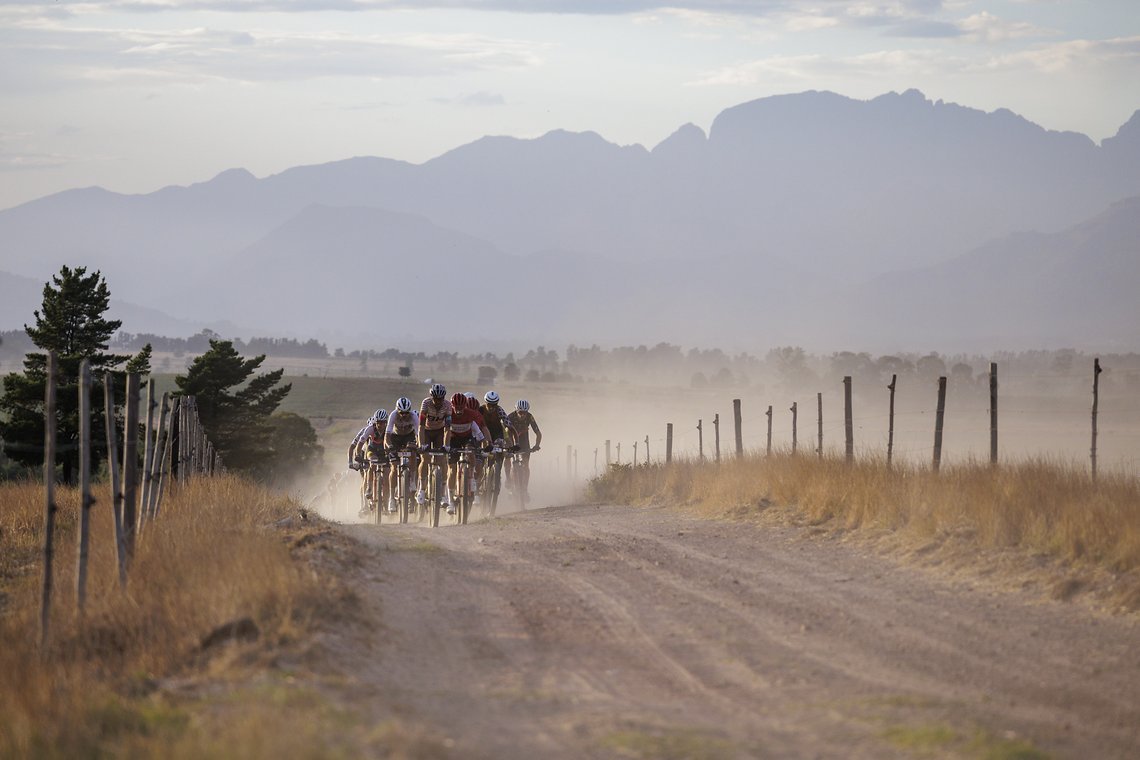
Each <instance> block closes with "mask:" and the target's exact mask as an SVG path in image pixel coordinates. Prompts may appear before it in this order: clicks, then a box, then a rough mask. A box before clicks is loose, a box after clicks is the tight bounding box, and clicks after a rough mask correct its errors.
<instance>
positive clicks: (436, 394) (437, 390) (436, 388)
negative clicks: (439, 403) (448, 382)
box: [431, 383, 447, 398]
mask: <svg viewBox="0 0 1140 760" xmlns="http://www.w3.org/2000/svg"><path fill="white" fill-rule="evenodd" d="M431 395H432V398H443V397H444V396H446V395H447V388H445V387H444V386H443V383H436V384H435V385H433V386H432V387H431Z"/></svg>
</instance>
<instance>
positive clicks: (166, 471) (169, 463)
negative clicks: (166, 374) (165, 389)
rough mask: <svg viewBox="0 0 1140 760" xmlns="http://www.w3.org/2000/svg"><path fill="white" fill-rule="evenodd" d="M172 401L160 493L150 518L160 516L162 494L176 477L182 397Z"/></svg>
mask: <svg viewBox="0 0 1140 760" xmlns="http://www.w3.org/2000/svg"><path fill="white" fill-rule="evenodd" d="M170 403H171V406H170V416H169V417H168V418H167V420H166V426H167V430H166V445H165V446H164V447H163V452H162V461H161V462H160V463H159V468H158V493H156V494H155V496H154V504H153V505H152V506H151V510H150V519H152V520H154V519H155V518H157V517H158V510H159V509H160V508H161V507H162V495H163V494H164V493H165V492H166V483H167V481H170V480H173V478H174V445H175V442H176V439H175V436H176V435H177V432H178V430H177V425H178V420H179V419H180V418H179V416H178V415H179V412H180V409H181V407H182V397H181V396H175V397H173V399H172V400H171V402H170Z"/></svg>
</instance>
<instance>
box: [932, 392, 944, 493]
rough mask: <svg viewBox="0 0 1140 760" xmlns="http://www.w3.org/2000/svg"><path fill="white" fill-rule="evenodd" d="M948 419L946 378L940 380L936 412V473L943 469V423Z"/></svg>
mask: <svg viewBox="0 0 1140 760" xmlns="http://www.w3.org/2000/svg"><path fill="white" fill-rule="evenodd" d="M945 418H946V377H945V376H943V377H940V378H938V408H937V409H936V410H935V412H934V471H935V472H938V470H939V468H941V467H942V423H943V420H944V419H945Z"/></svg>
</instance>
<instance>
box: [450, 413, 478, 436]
mask: <svg viewBox="0 0 1140 760" xmlns="http://www.w3.org/2000/svg"><path fill="white" fill-rule="evenodd" d="M482 421H483V415H481V414H479V411H478V410H476V409H471V408H467V409H464V410H463V411H461V412H456V413H455V414H453V415H452V416H451V440H452V445H455V441H456V439H464V440H466V439H468V438H470V437H472V436H474V438H475V440H476V441H482V440H483V430H482V429H481V427H480V425H479V423H480V422H482Z"/></svg>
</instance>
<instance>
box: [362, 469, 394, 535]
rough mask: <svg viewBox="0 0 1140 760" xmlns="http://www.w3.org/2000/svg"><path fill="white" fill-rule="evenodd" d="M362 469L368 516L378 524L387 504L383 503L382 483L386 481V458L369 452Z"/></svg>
mask: <svg viewBox="0 0 1140 760" xmlns="http://www.w3.org/2000/svg"><path fill="white" fill-rule="evenodd" d="M365 468H366V469H365V470H364V489H363V490H364V493H365V501H366V502H369V503H370V506H369V509H370V510H371V512H370V514H369V517H370V518H372V519H374V520H375V521H376V524H377V525H379V524H380V521H381V516H382V515H383V514H384V510H385V508H386V507H387V505H386V504H385V503H384V490H385V489H384V484H385V483H387V481H388V460H387V459H385V458H383V457H382V456H381V455H376V454H369V456H368V463H367V464H366V465H365Z"/></svg>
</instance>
